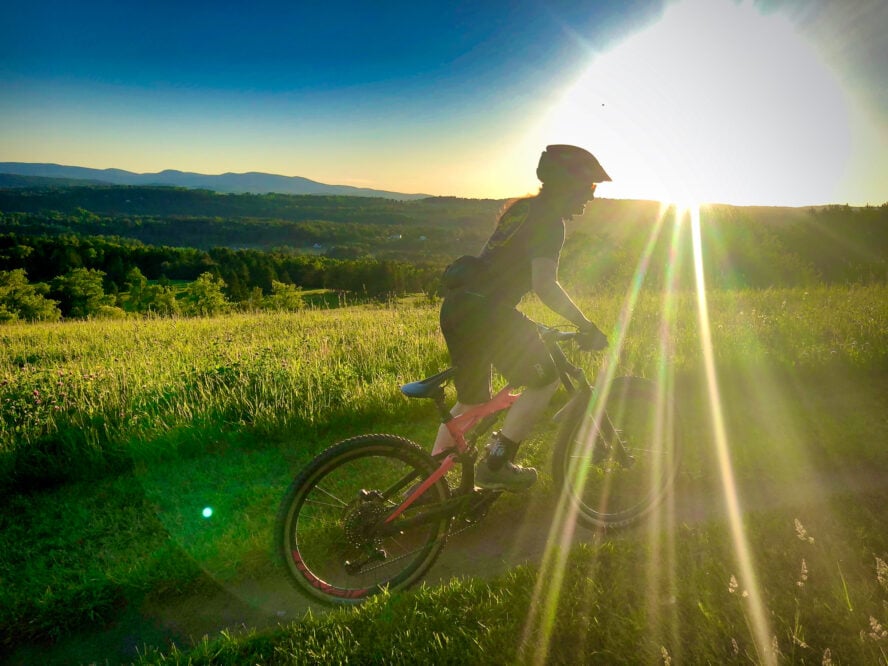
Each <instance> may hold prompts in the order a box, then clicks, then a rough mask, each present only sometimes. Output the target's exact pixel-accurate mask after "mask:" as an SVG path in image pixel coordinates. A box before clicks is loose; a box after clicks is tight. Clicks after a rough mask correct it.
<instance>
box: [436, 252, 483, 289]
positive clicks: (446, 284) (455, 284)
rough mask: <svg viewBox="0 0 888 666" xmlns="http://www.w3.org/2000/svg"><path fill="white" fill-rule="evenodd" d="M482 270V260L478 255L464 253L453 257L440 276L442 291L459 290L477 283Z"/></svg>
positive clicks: (480, 277) (481, 275)
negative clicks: (455, 257)
mask: <svg viewBox="0 0 888 666" xmlns="http://www.w3.org/2000/svg"><path fill="white" fill-rule="evenodd" d="M483 272H484V262H483V261H481V259H480V257H476V256H474V255H471V254H464V255H463V256H461V257H459V258H457V259H455V260H454V261H453V263H452V264H450V265H449V266H448V267H447V268H446V269H444V274H443V275H442V276H441V286H442V287H443V288H444V291H459V290H460V289H465V288H466V287H469V286H474V285H477V284H478V281H479V280H480V279H482V277H483Z"/></svg>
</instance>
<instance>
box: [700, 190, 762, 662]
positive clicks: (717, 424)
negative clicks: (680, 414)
mask: <svg viewBox="0 0 888 666" xmlns="http://www.w3.org/2000/svg"><path fill="white" fill-rule="evenodd" d="M690 217H691V236H692V241H693V242H692V245H693V256H694V275H695V277H696V288H697V312H698V326H699V330H700V344H701V351H702V353H703V363H704V367H705V369H706V383H707V388H708V395H709V410H710V414H711V418H712V427H713V436H714V438H715V448H716V454H717V457H718V466H719V472H720V476H721V482H722V488H723V490H724V494H725V504H726V506H727V511H728V522H729V525H730V529H731V537H732V540H733V542H734V553H735V555H736V558H737V566H738V567H739V568H740V576H741V578H742V581H743V584H744V585H745V586H746V589H747V590H748V592H749V613H747V614H746V617H747V621H748V622H749V621H751V624H752V626H751V629H752V633H753V637H754V639H755V645H756V653H757V655H758V658H759V660H760V661H761V662H762V663H765V664H776V663H777V658H776V656H775V655H774V654H773V652H772V651H771V649H770V646H769V642H770V638H769V637H770V635H771V633H770V628H769V626H768V620H767V617H766V614H765V608H764V604H763V603H762V599H761V593H760V590H759V586H758V581H757V577H756V573H755V567H754V565H753V562H752V554H751V552H750V549H749V544H748V543H747V541H746V535H745V534H744V532H743V523H742V520H741V517H740V502H739V499H738V497H737V487H736V484H735V482H734V472H733V469H732V467H731V460H730V456H729V454H728V436H727V431H726V428H725V420H724V413H723V411H722V403H721V397H720V395H719V386H718V378H717V376H716V371H715V354H714V352H713V346H712V330H711V328H710V325H709V310H708V306H707V300H706V283H705V279H704V275H703V244H702V240H701V235H700V208H699V207H698V206H692V207H691V208H690Z"/></svg>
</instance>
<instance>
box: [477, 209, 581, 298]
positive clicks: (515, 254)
mask: <svg viewBox="0 0 888 666" xmlns="http://www.w3.org/2000/svg"><path fill="white" fill-rule="evenodd" d="M563 245H564V222H563V220H562V219H561V217H560V216H558V215H555V214H552V213H550V212H549V211H547V210H546V209H545V207H544V206H541V205H539V201H538V199H537V198H536V197H532V198H529V199H521V200H519V201H517V202H515V203H514V204H512V206H510V207H509V208H508V210H506V212H505V213H503V215H502V217H501V218H500V220H499V222H498V223H497V226H496V229H495V230H494V232H493V234H492V235H491V237H490V239H489V240H488V241H487V244H486V245H485V246H484V249H483V250H482V251H481V261H482V262H483V265H484V270H483V271H482V273H483V276H484V278H483V280H482V282H483V284H478V285H474V289H473V291H476V292H478V293H481V294H484V295H485V296H487V297H488V298H490V299H491V300H494V301H495V302H497V303H498V304H501V305H505V306H507V307H514V306H516V305H517V304H518V302H519V301H520V300H521V298H522V297H523V296H524V295H525V294H527V293H528V292H529V291H531V289H532V288H533V281H532V271H531V263H532V261H533V260H534V259H537V258H547V259H552V260H553V261H554V262H555V263H556V264H557V263H558V259H559V257H560V255H561V248H562V246H563Z"/></svg>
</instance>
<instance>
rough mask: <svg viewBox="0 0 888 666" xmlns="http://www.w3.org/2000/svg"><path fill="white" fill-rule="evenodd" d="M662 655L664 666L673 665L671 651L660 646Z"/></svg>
mask: <svg viewBox="0 0 888 666" xmlns="http://www.w3.org/2000/svg"><path fill="white" fill-rule="evenodd" d="M660 656H661V657H663V666H672V657H670V656H669V651H668V650H667V649H666V648H665V647H663V646H662V645H661V646H660Z"/></svg>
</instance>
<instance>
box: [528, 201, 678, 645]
mask: <svg viewBox="0 0 888 666" xmlns="http://www.w3.org/2000/svg"><path fill="white" fill-rule="evenodd" d="M668 211H669V208H668V207H666V206H663V207H661V209H660V214H659V215H658V218H657V221H656V223H655V224H654V226H653V228H652V229H651V232H650V235H649V237H648V240H647V243H646V246H645V249H644V252H643V253H642V255H641V258H640V259H639V261H638V265H637V266H636V269H635V274H634V277H633V279H632V281H631V284H630V287H629V291H628V293H627V296H626V301H625V303H624V304H623V308H622V311H621V313H620V316H619V320H618V322H617V325H616V326H615V329H614V330H615V335H614V336H613V343H612V346H611V347H610V350H609V352H608V354H607V356H606V357H605V359H604V362H603V363H602V366H601V368H600V369H599V372H598V376H597V378H596V385H595V391H594V393H593V397H592V400H591V402H590V404H589V405H588V406H587V409H588V410H589V412H588V413H589V414H591V415H592V418H591V419H589V418H587V419H585V421H584V422H585V423H586V424H589V423H594V422H597V421H598V420H599V419H600V418H601V415H602V412H603V410H604V405H605V404H606V403H607V398H608V393H609V391H610V386H611V382H612V381H613V379H614V376H615V373H616V371H617V367H618V365H619V360H620V354H621V351H622V348H623V345H624V344H625V340H626V333H627V330H628V328H629V324H630V322H631V321H632V316H633V314H634V311H635V305H636V303H637V301H638V297H639V294H640V292H641V286H642V285H643V283H644V279H645V276H646V275H647V271H648V268H649V266H650V260H651V256H652V255H653V252H654V248H655V247H656V244H657V241H658V239H659V237H660V234H661V232H662V229H663V226H664V223H665V220H666V218H667V214H668ZM658 411H659V410H658ZM658 419H659V417H658ZM658 423H662V421H659V420H658ZM580 437H581V438H583V440H584V441H585V442H586V446H587V447H588V448H590V449H591V447H592V446H593V445H594V441H595V437H596V433H594V432H583V433H581V434H580ZM585 471H586V469H585V468H584V466H582V465H578V466H577V468H576V469H574V470H570V471H569V472H568V474H576V475H583V474H584V473H585ZM578 481H579V482H580V483H581V482H582V476H580V478H579V479H578ZM607 495H608V488H607V487H605V489H604V491H603V492H602V497H601V498H600V503H601V505H602V506H604V505H605V504H606V502H607V500H608V497H607ZM577 512H578V507H577V506H576V504H575V503H574V502H573V501H571V499H569V498H568V496H567V494H566V493H562V495H561V497H560V498H559V501H558V505H557V508H556V510H555V515H554V517H553V520H552V527H551V528H550V530H549V537H548V539H547V540H546V550H545V553H544V554H543V559H542V562H541V564H540V572H539V575H538V577H537V581H536V585H535V586H534V591H533V596H532V599H531V604H530V609H529V610H528V616H527V619H526V621H525V624H524V631H523V635H522V641H521V651H522V652H523V653H524V654H525V655H526V656H530V655H531V654H532V661H533V663H544V662H545V660H546V656H547V654H548V650H549V641H550V638H551V634H552V628H553V626H554V621H555V612H556V610H557V608H558V600H559V598H560V596H561V587H562V583H563V580H564V570H565V565H566V562H567V556H568V553H569V550H570V544H571V542H572V540H573V535H574V532H575V530H576V522H577Z"/></svg>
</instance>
